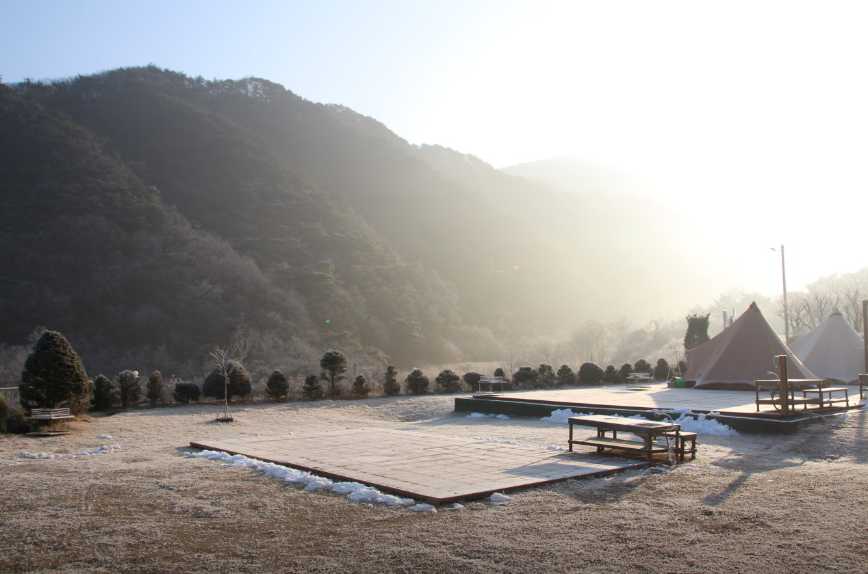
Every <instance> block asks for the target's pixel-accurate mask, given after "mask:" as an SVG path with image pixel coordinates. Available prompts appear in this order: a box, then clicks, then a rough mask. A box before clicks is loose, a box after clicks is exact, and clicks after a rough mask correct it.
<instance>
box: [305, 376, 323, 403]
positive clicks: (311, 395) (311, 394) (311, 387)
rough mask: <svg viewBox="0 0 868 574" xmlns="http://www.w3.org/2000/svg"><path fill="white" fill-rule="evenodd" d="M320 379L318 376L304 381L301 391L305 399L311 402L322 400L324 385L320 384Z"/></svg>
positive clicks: (309, 377)
mask: <svg viewBox="0 0 868 574" xmlns="http://www.w3.org/2000/svg"><path fill="white" fill-rule="evenodd" d="M319 380H320V377H318V376H316V375H308V377H307V378H306V379H305V380H304V387H302V389H301V391H302V393H303V394H304V398H306V399H307V400H309V401H318V400H320V399H321V398H322V385H320V383H319Z"/></svg>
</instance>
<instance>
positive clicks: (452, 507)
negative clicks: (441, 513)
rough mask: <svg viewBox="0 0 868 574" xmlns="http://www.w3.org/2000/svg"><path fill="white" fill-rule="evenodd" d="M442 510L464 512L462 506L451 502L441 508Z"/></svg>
mask: <svg viewBox="0 0 868 574" xmlns="http://www.w3.org/2000/svg"><path fill="white" fill-rule="evenodd" d="M443 509H444V510H464V505H463V504H460V503H458V502H453V503H452V504H448V505H446V506H444V507H443Z"/></svg>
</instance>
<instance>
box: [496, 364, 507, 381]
mask: <svg viewBox="0 0 868 574" xmlns="http://www.w3.org/2000/svg"><path fill="white" fill-rule="evenodd" d="M494 376H495V377H497V378H499V379H505V378H506V372H504V370H503V369H502V368H500V367H497V368H496V369H494Z"/></svg>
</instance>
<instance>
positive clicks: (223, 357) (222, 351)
mask: <svg viewBox="0 0 868 574" xmlns="http://www.w3.org/2000/svg"><path fill="white" fill-rule="evenodd" d="M249 351H250V340H249V338H248V337H246V336H245V335H244V332H243V331H241V330H239V332H238V333H236V335H235V337H234V339H233V342H232V344H231V345H230V346H229V347H228V348H224V347H215V348H214V350H213V351H211V353H210V356H211V359H212V360H213V361H214V366H215V367H216V368H217V372H219V373H220V374H221V375H222V376H223V415H222V416H219V417H217V418H216V419H215V420H216V421H217V422H221V423H229V422H232V421H233V420H234V419H233V418H232V415H231V414H230V413H229V377H230V375H231V371H232V363H233V362H239V363H240V362H243V361H244V359H246V358H247V353H248V352H249Z"/></svg>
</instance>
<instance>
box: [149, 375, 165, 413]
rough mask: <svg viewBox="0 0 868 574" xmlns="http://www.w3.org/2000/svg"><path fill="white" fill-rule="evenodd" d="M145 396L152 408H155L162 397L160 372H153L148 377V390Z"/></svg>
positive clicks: (161, 376)
mask: <svg viewBox="0 0 868 574" xmlns="http://www.w3.org/2000/svg"><path fill="white" fill-rule="evenodd" d="M145 396H146V397H147V398H148V402H150V403H151V406H152V407H155V406H157V402H158V401H159V400H160V399H161V398H162V396H163V374H162V373H161V372H160V371H154V372H153V373H151V376H149V377H148V388H147V392H146V393H145Z"/></svg>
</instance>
